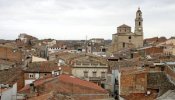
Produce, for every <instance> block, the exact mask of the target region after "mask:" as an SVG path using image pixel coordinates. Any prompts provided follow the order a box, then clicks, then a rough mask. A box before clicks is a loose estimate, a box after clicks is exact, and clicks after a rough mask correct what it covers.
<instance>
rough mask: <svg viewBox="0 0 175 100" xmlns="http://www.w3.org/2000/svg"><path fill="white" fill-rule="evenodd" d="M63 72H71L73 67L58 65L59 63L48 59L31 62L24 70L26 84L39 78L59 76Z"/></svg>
mask: <svg viewBox="0 0 175 100" xmlns="http://www.w3.org/2000/svg"><path fill="white" fill-rule="evenodd" d="M61 73H65V74H71V67H69V66H58V65H57V63H55V62H48V61H45V62H35V63H31V64H30V65H29V67H28V68H27V69H26V70H25V72H24V78H25V85H27V84H30V83H32V82H33V81H35V80H38V79H42V78H47V77H51V76H58V75H60V74H61Z"/></svg>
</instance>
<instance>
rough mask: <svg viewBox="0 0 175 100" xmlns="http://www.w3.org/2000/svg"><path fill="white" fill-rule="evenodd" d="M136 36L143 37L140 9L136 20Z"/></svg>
mask: <svg viewBox="0 0 175 100" xmlns="http://www.w3.org/2000/svg"><path fill="white" fill-rule="evenodd" d="M134 33H135V34H137V35H143V18H142V11H141V10H140V7H139V8H138V10H137V12H136V19H135V32H134Z"/></svg>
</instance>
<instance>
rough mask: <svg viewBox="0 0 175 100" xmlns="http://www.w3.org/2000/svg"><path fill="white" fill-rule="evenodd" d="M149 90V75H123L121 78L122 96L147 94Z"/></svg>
mask: <svg viewBox="0 0 175 100" xmlns="http://www.w3.org/2000/svg"><path fill="white" fill-rule="evenodd" d="M146 88H147V74H146V73H139V74H123V75H121V78H120V95H128V94H130V93H145V92H146V90H147V89H146Z"/></svg>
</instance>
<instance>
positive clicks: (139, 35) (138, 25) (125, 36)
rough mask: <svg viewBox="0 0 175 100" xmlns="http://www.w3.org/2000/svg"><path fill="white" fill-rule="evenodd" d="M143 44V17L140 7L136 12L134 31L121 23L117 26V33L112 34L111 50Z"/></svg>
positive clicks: (136, 46)
mask: <svg viewBox="0 0 175 100" xmlns="http://www.w3.org/2000/svg"><path fill="white" fill-rule="evenodd" d="M142 46H143V18H142V12H141V10H140V8H139V9H138V10H137V12H136V19H135V31H134V32H131V27H130V26H128V25H125V24H123V25H121V26H119V27H117V33H116V34H113V35H112V52H116V51H120V50H122V49H126V48H138V47H142Z"/></svg>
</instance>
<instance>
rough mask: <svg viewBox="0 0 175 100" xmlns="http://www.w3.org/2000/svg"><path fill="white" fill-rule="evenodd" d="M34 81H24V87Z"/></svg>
mask: <svg viewBox="0 0 175 100" xmlns="http://www.w3.org/2000/svg"><path fill="white" fill-rule="evenodd" d="M33 81H35V80H25V85H27V84H30V83H32V82H33Z"/></svg>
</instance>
